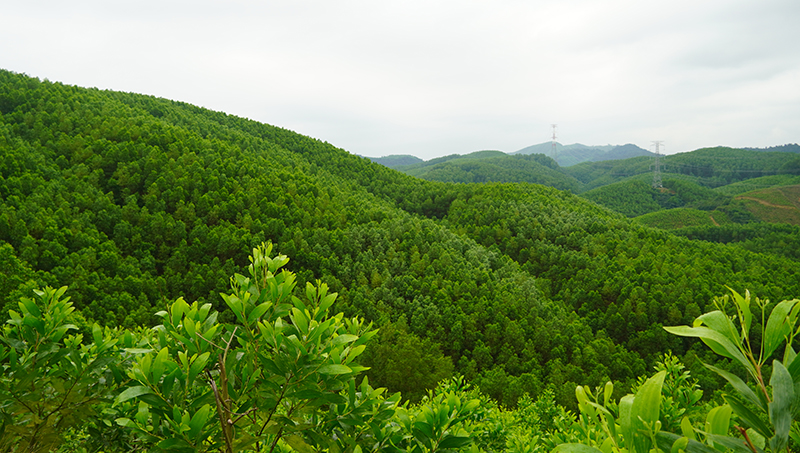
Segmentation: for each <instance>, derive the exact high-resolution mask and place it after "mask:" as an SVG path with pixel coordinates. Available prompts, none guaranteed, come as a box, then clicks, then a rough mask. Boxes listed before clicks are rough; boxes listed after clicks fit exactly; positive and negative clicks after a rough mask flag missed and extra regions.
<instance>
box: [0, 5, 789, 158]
mask: <svg viewBox="0 0 800 453" xmlns="http://www.w3.org/2000/svg"><path fill="white" fill-rule="evenodd" d="M0 24H2V26H0V67H2V68H4V69H8V70H11V71H15V72H19V73H26V74H28V75H31V76H36V77H39V78H41V79H44V78H47V79H49V80H52V81H60V82H64V83H68V84H74V85H79V86H85V87H98V88H103V89H113V90H120V91H132V92H137V93H145V94H152V95H156V96H160V97H165V98H169V99H175V100H181V101H185V102H189V103H192V104H197V105H201V106H204V107H207V108H210V109H213V110H221V111H224V112H227V113H230V114H233V115H237V116H243V117H247V118H251V119H254V120H257V121H261V122H265V123H269V124H274V125H277V126H281V127H285V128H288V129H291V130H294V131H297V132H299V133H302V134H304V135H309V136H312V137H315V138H319V139H321V140H324V141H327V142H329V143H332V144H334V145H336V146H339V147H341V148H344V149H346V150H348V151H350V152H353V153H356V154H361V155H365V156H372V157H379V156H385V155H389V154H413V155H416V156H419V157H421V158H423V159H430V158H433V157H437V156H442V155H446V154H453V153H458V154H465V153H469V152H472V151H477V150H483V149H499V150H501V151H506V152H512V151H516V150H518V149H521V148H524V147H526V146H529V145H533V144H537V143H542V142H546V141H549V140H550V135H551V127H550V124H552V123H557V124H558V141H559V142H560V143H563V144H571V143H583V144H586V145H606V144H625V143H634V144H636V145H639V146H641V147H643V148H649V149H652V147H651V146H650V143H651V142H652V141H653V140H663V141H664V142H665V146H666V152H667V153H670V154H671V153H675V152H683V151H690V150H693V149H697V148H700V147H705V146H716V145H726V146H734V147H744V146H754V147H765V146H772V145H780V144H785V143H795V142H799V141H800V1H798V0H751V1H738V0H708V1H707V0H691V1H689V0H669V1H656V0H648V1H645V0H553V1H549V0H548V1H535V0H526V1H511V0H508V1H506V0H494V1H478V0H459V1H435V0H427V1H417V0H403V1H382V0H365V1H337V0H319V1H317V0H308V1H304V0H282V1H224V2H223V1H205V0H192V1H186V2H179V1H169V0H158V1H147V0H137V1H115V0H98V1H84V0H72V1H68V2H67V1H63V0H58V1H37V0H25V1H21V0H14V1H7V0H0Z"/></svg>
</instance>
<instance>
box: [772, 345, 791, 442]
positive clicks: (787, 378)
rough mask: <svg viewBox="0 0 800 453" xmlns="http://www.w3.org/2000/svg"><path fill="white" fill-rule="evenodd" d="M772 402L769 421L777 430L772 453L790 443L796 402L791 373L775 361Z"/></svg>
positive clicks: (773, 364)
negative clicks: (794, 403)
mask: <svg viewBox="0 0 800 453" xmlns="http://www.w3.org/2000/svg"><path fill="white" fill-rule="evenodd" d="M769 385H770V386H771V387H772V402H771V403H770V404H769V420H770V422H772V426H773V428H774V429H775V436H774V437H773V438H771V439H770V440H769V446H770V448H771V449H772V451H781V450H783V449H784V448H786V445H787V444H788V442H789V430H790V429H791V427H792V403H793V402H794V397H795V395H794V383H793V382H792V376H791V375H790V374H789V371H787V370H786V368H785V367H784V366H783V365H782V364H781V362H779V361H777V360H774V361H773V362H772V377H771V378H770V380H769Z"/></svg>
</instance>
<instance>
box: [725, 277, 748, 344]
mask: <svg viewBox="0 0 800 453" xmlns="http://www.w3.org/2000/svg"><path fill="white" fill-rule="evenodd" d="M726 288H728V290H729V291H730V292H731V293H732V294H733V303H734V304H736V311H737V313H738V314H739V317H740V318H741V323H742V337H743V338H747V337H748V336H749V335H750V324H751V323H752V322H753V314H752V313H751V312H750V291H746V292H745V297H742V296H741V295H740V294H739V293H737V292H736V291H734V290H733V289H732V288H730V287H726Z"/></svg>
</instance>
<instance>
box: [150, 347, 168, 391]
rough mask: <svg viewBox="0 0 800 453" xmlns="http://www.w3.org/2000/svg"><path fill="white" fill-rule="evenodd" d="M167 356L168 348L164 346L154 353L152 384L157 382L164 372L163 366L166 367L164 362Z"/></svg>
mask: <svg viewBox="0 0 800 453" xmlns="http://www.w3.org/2000/svg"><path fill="white" fill-rule="evenodd" d="M168 357H169V350H168V349H167V348H166V347H164V348H162V349H161V350H160V351H158V355H156V358H155V359H154V360H153V367H152V373H153V374H152V376H153V381H152V382H153V383H154V384H155V383H157V382H158V381H159V380H160V379H161V376H162V375H163V374H164V368H165V367H166V364H165V363H164V362H165V361H166V360H167V358H168Z"/></svg>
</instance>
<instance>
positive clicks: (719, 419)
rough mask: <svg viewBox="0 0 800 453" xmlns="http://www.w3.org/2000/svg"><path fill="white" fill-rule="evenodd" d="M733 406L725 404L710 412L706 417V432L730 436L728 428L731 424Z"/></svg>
mask: <svg viewBox="0 0 800 453" xmlns="http://www.w3.org/2000/svg"><path fill="white" fill-rule="evenodd" d="M731 412H732V409H731V406H730V405H728V404H723V405H722V406H717V407H715V408H713V409H711V410H710V411H708V415H707V416H706V432H708V433H711V434H717V435H720V436H725V435H727V434H728V428H729V427H730V422H731Z"/></svg>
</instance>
